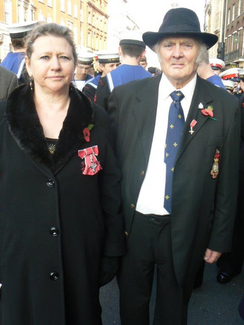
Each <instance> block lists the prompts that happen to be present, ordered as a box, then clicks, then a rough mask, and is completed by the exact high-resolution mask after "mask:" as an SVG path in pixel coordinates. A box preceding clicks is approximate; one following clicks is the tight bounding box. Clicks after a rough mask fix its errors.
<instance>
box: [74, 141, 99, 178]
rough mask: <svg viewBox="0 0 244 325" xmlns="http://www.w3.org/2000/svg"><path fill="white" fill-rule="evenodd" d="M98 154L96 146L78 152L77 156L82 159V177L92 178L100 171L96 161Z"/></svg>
mask: <svg viewBox="0 0 244 325" xmlns="http://www.w3.org/2000/svg"><path fill="white" fill-rule="evenodd" d="M98 154H99V150H98V146H93V147H89V148H86V149H82V150H78V156H79V157H80V158H81V159H82V163H81V170H82V174H83V175H89V176H93V175H95V174H97V173H98V172H99V170H101V169H102V166H101V165H100V163H99V161H98V160H97V156H98Z"/></svg>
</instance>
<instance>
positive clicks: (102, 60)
mask: <svg viewBox="0 0 244 325" xmlns="http://www.w3.org/2000/svg"><path fill="white" fill-rule="evenodd" d="M98 61H99V63H110V62H112V63H113V62H120V60H119V58H111V59H98Z"/></svg>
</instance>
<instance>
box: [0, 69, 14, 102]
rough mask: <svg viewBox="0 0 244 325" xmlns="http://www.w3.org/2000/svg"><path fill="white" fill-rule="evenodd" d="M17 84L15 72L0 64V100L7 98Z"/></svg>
mask: <svg viewBox="0 0 244 325" xmlns="http://www.w3.org/2000/svg"><path fill="white" fill-rule="evenodd" d="M17 86H18V79H17V76H16V74H15V73H13V72H11V71H9V70H7V69H5V68H3V67H1V66H0V100H3V99H6V98H8V96H9V95H10V94H11V92H12V91H13V90H14V89H15V88H16V87H17Z"/></svg>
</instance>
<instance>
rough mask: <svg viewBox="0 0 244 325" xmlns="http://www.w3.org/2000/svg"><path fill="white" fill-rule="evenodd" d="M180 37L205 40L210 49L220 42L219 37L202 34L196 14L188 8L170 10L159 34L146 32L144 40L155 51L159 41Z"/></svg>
mask: <svg viewBox="0 0 244 325" xmlns="http://www.w3.org/2000/svg"><path fill="white" fill-rule="evenodd" d="M180 35H182V36H188V37H192V38H199V39H201V40H203V42H204V43H205V44H206V46H207V48H208V49H209V48H210V47H212V46H213V45H214V44H215V43H216V42H217V41H218V36H216V35H214V34H210V33H202V32H201V30H200V23H199V19H198V17H197V15H196V13H195V12H194V11H192V10H190V9H187V8H175V9H170V10H169V11H168V12H167V13H166V15H165V16H164V20H163V23H162V25H161V26H160V27H159V30H158V32H146V33H144V34H143V37H142V38H143V41H144V43H145V44H146V45H147V46H148V47H150V48H151V49H152V50H153V47H154V45H155V44H156V43H157V42H158V41H159V40H161V39H163V38H165V37H171V36H180Z"/></svg>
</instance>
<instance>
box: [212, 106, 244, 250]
mask: <svg viewBox="0 0 244 325" xmlns="http://www.w3.org/2000/svg"><path fill="white" fill-rule="evenodd" d="M230 111H233V114H232V116H231V117H230V123H229V129H228V130H227V135H226V138H225V142H224V148H223V151H222V154H221V173H220V174H219V176H218V177H219V180H218V186H217V191H216V197H215V207H214V219H213V223H212V230H211V237H210V241H209V246H208V248H210V249H211V250H214V251H217V252H228V251H229V250H230V248H231V241H232V232H233V226H234V220H235V213H236V205H237V192H238V170H239V168H238V167H239V144H240V126H241V123H240V108H239V104H238V102H236V105H235V108H234V109H233V110H229V112H230Z"/></svg>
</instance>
